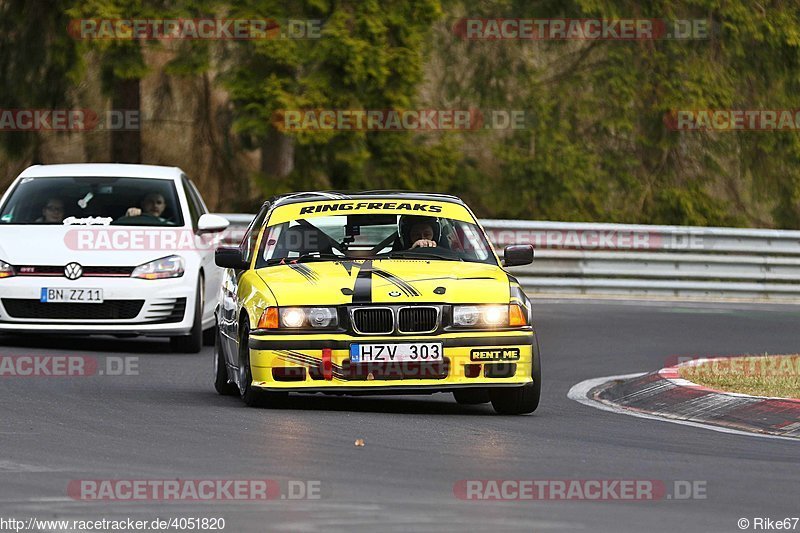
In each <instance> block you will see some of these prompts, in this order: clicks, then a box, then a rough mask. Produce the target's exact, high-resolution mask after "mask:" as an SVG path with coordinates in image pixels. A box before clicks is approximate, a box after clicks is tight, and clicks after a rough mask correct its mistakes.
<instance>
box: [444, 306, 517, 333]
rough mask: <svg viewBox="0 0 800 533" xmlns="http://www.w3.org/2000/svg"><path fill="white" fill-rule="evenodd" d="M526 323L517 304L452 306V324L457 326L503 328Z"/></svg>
mask: <svg viewBox="0 0 800 533" xmlns="http://www.w3.org/2000/svg"><path fill="white" fill-rule="evenodd" d="M526 325H528V320H527V318H526V317H525V312H524V311H523V309H522V307H520V306H519V305H517V304H511V305H456V306H453V326H455V327H459V328H504V327H517V326H526Z"/></svg>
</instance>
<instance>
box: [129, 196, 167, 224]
mask: <svg viewBox="0 0 800 533" xmlns="http://www.w3.org/2000/svg"><path fill="white" fill-rule="evenodd" d="M166 208H167V201H166V200H165V199H164V195H162V194H161V193H160V192H151V193H148V194H147V196H145V197H144V198H143V199H142V207H141V208H139V207H129V208H128V210H127V211H126V212H125V216H126V217H138V216H142V215H143V214H144V215H150V216H151V217H156V218H158V219H159V220H161V221H164V222H166V219H164V218H161V214H162V213H163V212H164V210H165V209H166Z"/></svg>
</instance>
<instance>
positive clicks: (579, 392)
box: [567, 372, 797, 442]
mask: <svg viewBox="0 0 800 533" xmlns="http://www.w3.org/2000/svg"><path fill="white" fill-rule="evenodd" d="M644 374H646V372H637V373H635V374H625V375H621V376H607V377H604V378H594V379H587V380H586V381H581V382H580V383H577V384H576V385H573V387H572V388H571V389H569V392H568V393H567V398H569V399H570V400H575V401H576V402H578V403H582V404H583V405H588V406H589V407H594V408H595V409H600V410H601V411H609V412H611V413H617V414H622V415H628V416H635V417H637V418H646V419H649V420H660V421H662V422H671V423H673V424H680V425H682V426H692V427H698V428H703V429H710V430H711V431H717V432H719V433H728V434H729V435H742V436H745V437H761V438H766V439H778V440H788V441H793V442H797V439H796V438H792V437H782V436H780V435H765V434H763V433H750V432H748V431H740V430H738V429H731V428H726V427H721V426H714V425H711V424H703V423H701V422H693V421H690V420H680V419H676V418H667V417H666V416H659V415H651V414H647V413H640V412H638V411H632V410H630V409H625V408H624V407H619V406H616V405H612V404H608V403H604V402H600V401H598V400H592V399H591V398H589V396H588V394H589V391H590V390H592V389H593V388H595V387H597V386H599V385H602V384H603V383H608V382H609V381H614V380H617V379H631V378H637V377H639V376H643V375H644Z"/></svg>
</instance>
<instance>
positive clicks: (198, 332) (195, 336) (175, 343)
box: [169, 277, 205, 353]
mask: <svg viewBox="0 0 800 533" xmlns="http://www.w3.org/2000/svg"><path fill="white" fill-rule="evenodd" d="M195 294H196V296H195V305H194V320H193V322H192V330H191V331H190V332H189V334H188V335H181V336H179V337H170V339H169V344H170V347H171V348H172V351H173V352H182V353H199V352H200V350H201V349H202V348H203V302H204V301H205V300H204V295H203V278H202V277H201V278H200V280H199V281H198V282H197V291H196V292H195Z"/></svg>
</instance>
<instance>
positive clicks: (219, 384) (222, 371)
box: [214, 328, 239, 396]
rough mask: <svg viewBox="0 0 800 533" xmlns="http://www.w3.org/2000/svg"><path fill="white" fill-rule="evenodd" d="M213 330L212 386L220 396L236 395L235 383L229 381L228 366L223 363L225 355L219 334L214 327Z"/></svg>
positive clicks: (237, 392) (237, 391)
mask: <svg viewBox="0 0 800 533" xmlns="http://www.w3.org/2000/svg"><path fill="white" fill-rule="evenodd" d="M214 331H215V332H216V335H214V388H215V389H216V391H217V392H218V393H219V394H221V395H222V396H236V395H238V394H239V388H238V387H237V386H236V384H235V383H231V382H230V378H229V377H228V366H227V365H226V364H225V356H224V355H222V346H221V345H220V338H219V335H220V334H219V331H217V329H216V328H214Z"/></svg>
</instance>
